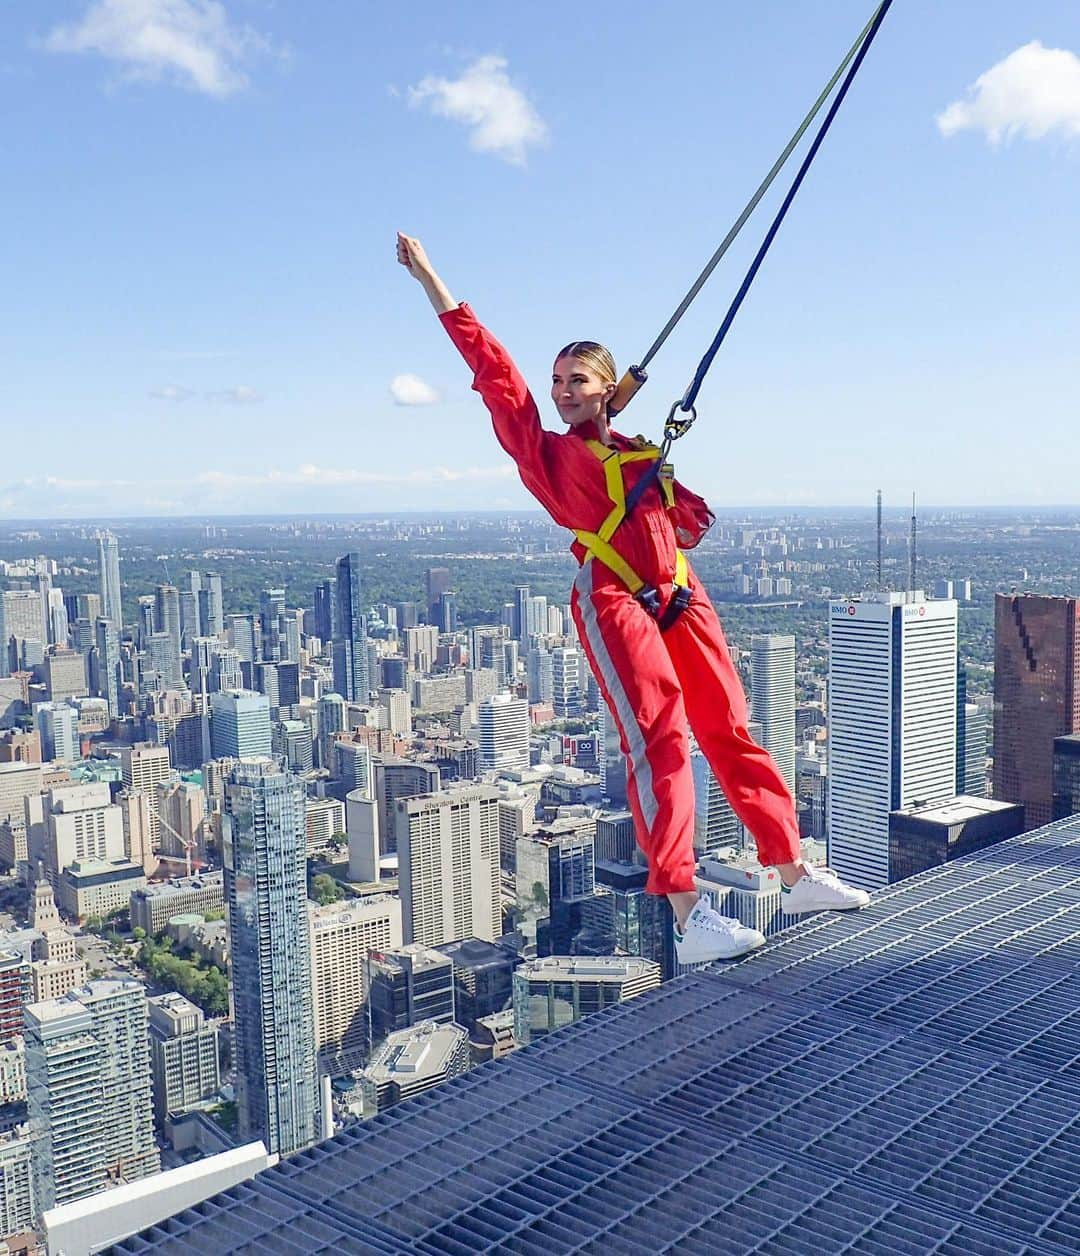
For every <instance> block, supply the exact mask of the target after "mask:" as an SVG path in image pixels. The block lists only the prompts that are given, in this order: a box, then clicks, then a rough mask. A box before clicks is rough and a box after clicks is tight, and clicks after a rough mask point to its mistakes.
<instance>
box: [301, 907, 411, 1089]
mask: <svg viewBox="0 0 1080 1256" xmlns="http://www.w3.org/2000/svg"><path fill="white" fill-rule="evenodd" d="M399 946H401V899H399V898H397V897H396V896H394V895H392V894H374V895H369V896H368V897H366V898H362V899H348V900H346V901H344V902H341V903H328V904H326V905H325V906H322V907H315V906H313V907H312V908H311V983H312V991H313V997H314V1010H315V1047H316V1050H317V1052H318V1053H319V1057H320V1063H321V1065H322V1070H323V1071H324V1072H327V1073H329V1074H330V1075H331V1076H332V1077H339V1076H341V1075H342V1074H344V1073H345V1072H347V1071H348V1070H349V1069H350V1068H355V1067H356V1066H357V1065H358V1064H361V1063H363V1056H364V1053H365V1050H366V1048H367V1044H368V1026H367V1015H366V1008H365V1004H366V1001H367V971H368V969H367V958H368V953H369V952H370V951H387V950H391V949H393V948H394V947H399Z"/></svg>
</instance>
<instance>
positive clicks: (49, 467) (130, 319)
mask: <svg viewBox="0 0 1080 1256" xmlns="http://www.w3.org/2000/svg"><path fill="white" fill-rule="evenodd" d="M871 8H872V5H871V4H870V3H869V2H868V0H828V2H827V3H826V2H825V0H819V2H818V3H809V2H807V3H793V2H790V0H759V2H757V3H746V2H741V3H738V4H736V3H728V2H726V0H725V2H721V3H717V2H715V0H714V2H713V3H698V2H696V0H694V2H689V0H688V2H686V3H672V4H670V5H666V6H661V5H656V4H652V3H649V4H645V3H639V2H638V0H631V2H629V3H628V2H627V0H619V3H610V2H608V0H596V2H595V3H593V4H592V5H589V6H581V5H580V4H577V3H563V2H562V0H554V2H552V3H545V4H543V5H539V4H532V3H527V4H521V5H506V4H505V3H502V4H495V3H491V4H488V3H458V4H450V5H448V4H445V3H439V4H436V3H419V4H410V5H409V6H408V7H403V6H394V5H389V4H384V5H366V4H364V5H361V4H357V3H355V2H354V0H350V2H344V0H341V2H339V0H317V2H314V3H304V4H301V3H299V0H295V2H294V0H276V2H275V0H223V2H222V3H210V2H209V0H93V2H92V3H91V0H34V2H32V0H13V2H11V3H8V4H7V5H5V6H4V7H3V9H2V10H0V117H2V118H3V120H4V121H3V150H4V165H3V171H4V174H3V200H4V206H5V211H6V212H5V215H4V217H5V230H4V232H3V236H2V239H0V277H2V281H3V290H4V292H5V294H6V297H7V299H6V300H5V301H4V303H3V306H2V307H0V345H2V346H3V347H2V350H0V354H2V357H3V360H4V366H3V374H4V388H3V393H2V395H0V425H2V429H3V432H4V436H3V443H2V446H0V448H2V454H0V462H2V468H0V518H4V517H6V518H26V517H42V516H70V517H84V516H85V517H89V518H94V517H99V516H115V515H119V514H188V513H193V514H223V513H248V512H265V511H271V510H272V511H275V512H295V513H298V514H303V513H306V512H324V511H369V510H371V511H380V510H389V509H435V508H438V509H454V508H462V509H468V508H477V507H485V508H490V507H507V508H519V507H527V506H528V505H529V504H530V499H529V498H528V497H527V495H526V494H525V492H524V490H523V489H522V488H521V487H520V485H519V484H518V482H517V480H516V479H515V478H514V476H513V474H512V473H511V470H510V468H508V466H507V465H506V462H505V459H504V458H503V456H502V454H501V451H500V450H499V449H498V446H497V445H496V444H495V441H494V438H493V437H492V435H491V432H490V428H489V426H488V423H487V420H486V415H485V413H484V411H483V409H482V407H481V406H480V403H479V401H478V400H477V399H476V398H475V396H474V395H473V394H471V392H470V390H469V380H468V378H467V375H466V373H465V371H464V368H463V366H462V364H461V363H460V362H459V361H458V360H457V359H456V357H455V355H454V352H453V350H452V348H451V347H450V345H449V342H448V341H447V340H446V338H445V336H444V334H443V333H442V332H441V330H440V328H439V327H438V325H437V324H436V323H435V321H434V318H433V316H432V315H431V313H430V311H429V309H428V307H427V305H426V302H425V301H424V298H423V295H422V293H421V292H420V290H419V288H418V287H417V285H415V284H414V283H413V282H412V281H411V280H410V279H409V278H408V276H407V275H406V274H405V272H404V271H403V270H401V269H400V268H399V267H398V266H397V265H396V264H395V262H394V256H393V245H394V232H395V230H396V229H397V228H398V227H401V228H403V229H405V230H406V231H409V232H410V233H412V234H416V235H418V236H420V237H421V239H422V240H423V241H424V242H425V244H426V245H427V247H428V250H429V252H430V254H431V256H432V258H433V260H434V261H435V263H436V264H437V265H438V267H439V268H440V270H441V271H442V273H443V275H444V278H445V279H446V280H447V282H448V284H449V285H450V287H451V289H452V290H453V291H454V293H455V295H457V296H458V297H459V298H461V299H468V300H470V301H471V302H472V304H473V305H474V307H475V308H476V310H477V312H478V313H479V314H480V316H481V317H482V318H483V319H484V320H485V321H486V322H487V323H488V325H489V326H490V327H491V328H492V329H493V330H494V331H495V332H496V334H497V335H499V336H500V338H501V339H502V340H503V341H504V342H505V343H506V344H507V345H508V346H509V347H510V348H511V349H512V351H513V352H514V354H515V356H516V357H517V359H518V361H519V363H520V365H521V366H522V368H523V370H524V371H525V372H526V375H527V376H528V377H529V378H530V380H531V381H532V382H533V385H534V388H535V389H536V391H537V392H538V394H540V395H541V396H542V397H543V398H545V402H546V387H547V377H548V375H549V372H550V363H551V354H552V352H553V350H555V349H557V348H558V347H559V346H560V345H561V344H563V343H565V342H566V341H567V340H570V339H574V338H580V337H594V338H597V339H601V340H604V341H605V342H606V343H608V344H610V345H611V347H612V348H613V350H614V351H615V354H616V357H617V359H618V361H619V363H620V365H622V364H625V363H626V362H627V361H630V360H635V359H636V358H637V357H639V356H640V355H641V353H642V352H643V350H644V348H645V347H646V346H647V345H648V344H649V342H650V341H651V340H652V338H653V335H654V334H655V332H656V331H657V330H658V328H659V326H660V325H661V324H662V323H663V322H664V320H665V319H666V318H667V316H668V314H669V313H670V312H671V309H672V308H673V307H674V305H675V304H676V302H677V301H678V299H679V297H680V296H681V295H682V292H683V291H684V290H685V288H686V287H687V286H688V284H689V282H690V281H691V279H692V278H693V277H694V275H695V274H696V272H697V270H698V268H699V267H700V266H701V265H702V264H703V263H704V261H705V259H706V258H707V257H708V256H709V254H710V253H711V252H712V250H713V248H714V247H715V245H716V244H717V242H718V241H719V239H720V238H721V237H722V236H723V234H724V232H725V230H726V229H727V226H728V225H729V224H730V222H731V221H732V219H733V218H734V217H735V215H736V214H737V213H738V211H739V209H740V208H741V206H742V204H743V202H744V201H745V200H746V198H747V197H748V196H749V194H750V192H751V191H752V190H753V188H754V187H755V186H756V184H757V182H758V180H759V179H760V178H761V177H762V175H763V174H764V172H765V170H766V169H767V168H768V166H769V165H770V164H771V162H772V160H773V158H774V156H775V155H776V153H777V152H778V151H779V149H780V148H781V147H782V146H783V144H784V142H785V141H786V139H787V137H788V135H789V134H790V132H791V131H792V130H793V129H794V126H795V125H796V123H797V122H798V120H799V119H800V118H801V116H802V114H803V112H804V111H805V109H806V107H807V106H808V104H809V102H810V101H811V100H812V99H813V97H814V96H815V95H816V93H817V91H818V89H819V88H820V86H821V84H822V83H823V82H824V81H825V79H826V78H827V77H828V75H829V73H830V72H831V70H832V68H833V67H834V65H835V64H836V62H837V61H838V60H839V58H840V56H841V55H842V52H843V51H844V49H845V48H846V47H847V45H848V44H849V43H850V42H851V40H852V39H853V38H854V36H855V34H856V33H857V31H858V30H859V29H860V27H861V25H862V24H863V22H864V21H865V20H866V18H867V17H868V16H869V13H870V10H871ZM1077 54H1080V6H1077V5H1075V4H1071V3H1066V2H1065V0H1058V2H1056V3H1050V2H1040V0H1029V2H1028V3H1025V4H1023V5H1018V4H1016V3H1015V0H1008V2H1006V0H979V2H978V3H975V0H962V2H961V0H957V2H956V3H950V4H945V5H943V4H941V3H939V2H934V0H896V3H895V4H894V6H893V11H892V13H891V14H890V16H889V18H888V20H887V22H886V24H885V26H884V27H883V29H882V32H881V34H880V36H879V38H878V40H877V42H876V44H875V46H874V48H873V49H872V50H871V53H870V55H869V58H868V59H867V62H866V64H865V66H864V68H863V70H862V72H861V74H860V76H859V78H858V80H857V81H856V84H855V86H854V88H853V90H852V93H851V95H850V96H849V98H848V101H847V102H846V104H845V106H844V108H843V110H842V111H841V113H840V116H839V117H838V119H837V122H836V124H835V126H834V128H833V130H832V132H831V134H830V136H829V138H828V140H827V141H826V145H825V147H824V148H823V150H822V152H821V155H820V156H819V159H818V161H817V163H816V164H815V167H814V169H813V170H812V172H811V175H810V177H809V179H808V181H807V183H806V184H805V186H804V188H803V190H802V192H801V193H800V196H799V198H798V199H797V200H796V202H795V206H794V208H793V210H792V213H791V214H790V215H789V218H788V221H787V223H786V224H785V226H784V228H783V230H782V232H781V235H780V237H779V239H778V240H777V243H776V245H775V246H774V248H773V250H772V252H771V253H770V256H769V258H768V261H767V262H766V265H765V268H764V269H763V271H762V273H761V275H760V277H759V279H758V282H757V284H756V285H755V287H754V290H753V292H752V294H751V296H750V298H749V300H748V301H747V303H746V305H745V306H744V308H743V310H742V313H741V314H740V316H739V319H738V321H737V322H736V324H735V328H734V330H733V332H732V334H731V336H730V337H729V339H728V342H727V345H726V346H725V348H724V350H723V352H722V354H721V357H720V358H719V360H718V362H717V365H716V366H715V367H714V369H713V372H712V375H711V376H710V379H709V382H708V383H707V385H706V387H705V389H704V390H703V392H702V395H701V402H700V405H699V410H700V413H701V418H700V420H699V423H698V425H697V427H696V428H695V429H694V430H693V432H692V433H691V434H690V435H689V436H688V437H686V439H685V440H684V441H683V442H682V444H681V446H680V447H679V448H678V450H677V454H678V457H677V459H676V461H677V466H678V467H679V470H680V475H681V477H682V478H683V479H684V480H686V481H687V482H688V483H690V484H691V485H692V486H693V487H695V488H696V489H698V490H699V491H701V492H703V493H705V494H706V495H707V496H708V497H709V499H710V500H711V501H712V503H713V504H714V506H715V507H716V508H717V509H718V510H724V509H727V508H731V507H735V506H739V505H768V504H778V505H785V506H798V505H804V504H805V505H821V504H848V503H862V502H865V503H870V502H871V501H872V499H873V494H874V491H875V490H876V489H877V488H878V487H881V488H882V489H883V490H884V492H885V496H886V501H888V502H892V503H897V502H902V501H905V500H907V498H908V496H909V494H910V492H911V490H912V489H916V490H918V493H919V497H920V500H922V501H924V502H926V503H927V504H931V503H937V504H974V505H977V504H1009V503H1031V504H1038V503H1057V504H1076V503H1077V502H1078V501H1080V480H1078V478H1077V466H1078V464H1080V459H1078V456H1077V451H1078V446H1080V436H1078V431H1080V425H1078V423H1077V413H1076V409H1077V407H1076V393H1077V388H1076V358H1077V352H1076V346H1077V344H1078V343H1080V314H1078V310H1077V300H1076V293H1077V286H1078V285H1077V261H1078V255H1080V245H1078V237H1077V233H1076V229H1075V214H1076V205H1077V203H1078V201H1080V57H1078V55H1077ZM792 169H794V167H793V168H792ZM776 203H777V202H776V197H775V196H774V197H773V198H771V199H770V201H769V202H768V204H767V206H763V207H762V208H763V209H765V208H767V207H768V206H773V205H775V204H776ZM759 215H760V216H757V217H755V218H754V219H753V220H751V224H750V226H749V227H748V228H747V230H746V231H745V232H744V235H743V238H742V240H741V241H740V244H739V246H737V247H736V248H735V249H733V250H732V252H731V253H729V255H728V258H727V260H726V261H725V263H724V264H723V266H722V267H721V268H720V269H719V270H718V271H717V272H716V274H715V275H714V276H713V278H712V280H711V281H710V283H709V285H708V286H707V287H706V289H705V291H704V292H703V294H702V295H701V297H699V299H698V302H697V304H696V305H695V307H694V309H693V310H692V312H691V313H690V314H689V315H688V316H687V318H686V319H684V321H683V323H682V324H681V325H680V328H679V330H678V331H677V333H676V334H675V336H674V337H673V338H672V340H670V341H669V343H668V345H667V346H666V348H665V349H664V351H663V352H662V355H661V357H660V358H659V359H658V361H657V362H656V363H655V364H654V369H653V371H652V378H651V382H650V384H649V385H648V387H647V389H646V391H645V392H644V393H642V394H641V395H639V397H638V399H637V400H636V401H635V403H634V406H633V408H632V409H631V410H630V411H628V412H627V415H626V416H625V418H624V421H623V423H622V425H621V426H622V427H623V428H624V429H627V430H630V431H638V430H641V431H646V432H655V431H656V430H657V429H658V428H659V425H660V421H661V420H662V418H663V415H664V414H665V413H666V412H667V408H668V406H669V405H670V403H671V401H672V400H673V399H674V398H675V397H676V396H677V395H679V394H680V393H681V392H682V390H683V388H684V386H685V384H686V381H687V379H688V378H689V376H690V374H691V372H692V370H693V368H694V365H695V364H696V361H697V359H698V357H699V356H700V354H701V353H702V351H703V350H704V348H705V346H706V345H707V343H708V341H709V339H710V337H711V335H712V333H713V330H714V328H715V325H716V324H717V323H718V322H719V319H720V317H721V316H722V314H723V311H724V309H725V307H726V304H727V300H728V299H729V297H730V295H731V293H732V292H733V291H734V289H735V287H736V286H737V284H738V281H739V278H740V277H741V274H742V270H743V268H744V267H745V265H746V263H747V261H748V259H749V257H750V256H751V255H752V251H753V248H754V247H755V246H756V243H757V241H758V240H759V239H760V236H761V234H762V233H763V232H764V230H765V227H766V225H767V221H768V219H767V217H765V216H764V215H761V211H759ZM402 377H404V378H402ZM410 377H412V378H410ZM395 391H396V393H397V399H395ZM418 402H422V403H423V404H416V403H418ZM403 403H406V404H403ZM542 409H543V410H544V413H545V416H546V420H547V421H548V423H549V425H550V426H552V427H557V426H558V419H557V416H556V415H555V414H554V412H553V410H552V407H551V406H550V403H546V404H545V403H542Z"/></svg>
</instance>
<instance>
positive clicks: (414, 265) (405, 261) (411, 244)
mask: <svg viewBox="0 0 1080 1256" xmlns="http://www.w3.org/2000/svg"><path fill="white" fill-rule="evenodd" d="M397 259H398V261H399V262H400V263H401V264H402V266H404V267H405V269H406V270H407V271H408V272H409V274H410V275H412V277H413V278H414V279H420V280H422V279H423V278H424V276H425V275H434V273H435V271H434V269H433V268H432V265H431V263H430V262H429V261H428V255H427V254H426V253H425V252H424V246H423V245H422V244H421V243H420V241H419V240H417V239H416V237H415V236H407V235H405V234H404V232H401V231H399V232H398V233H397Z"/></svg>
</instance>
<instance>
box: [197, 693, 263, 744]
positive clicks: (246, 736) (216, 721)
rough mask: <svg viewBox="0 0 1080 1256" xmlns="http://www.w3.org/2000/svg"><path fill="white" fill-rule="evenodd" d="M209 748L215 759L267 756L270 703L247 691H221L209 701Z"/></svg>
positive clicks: (259, 694) (257, 694)
mask: <svg viewBox="0 0 1080 1256" xmlns="http://www.w3.org/2000/svg"><path fill="white" fill-rule="evenodd" d="M210 745H211V748H212V749H213V752H214V758H215V759H246V758H250V757H252V756H257V755H268V754H269V753H270V746H271V732H270V701H269V699H268V698H267V697H266V695H265V694H261V693H252V692H251V691H250V690H247V689H223V690H221V691H220V692H218V693H215V694H212V695H211V698H210Z"/></svg>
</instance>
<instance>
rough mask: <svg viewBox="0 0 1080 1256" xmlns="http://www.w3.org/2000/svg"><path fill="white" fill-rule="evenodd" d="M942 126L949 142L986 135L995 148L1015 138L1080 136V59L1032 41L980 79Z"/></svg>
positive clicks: (952, 107)
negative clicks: (954, 138)
mask: <svg viewBox="0 0 1080 1256" xmlns="http://www.w3.org/2000/svg"><path fill="white" fill-rule="evenodd" d="M937 124H938V129H939V130H940V131H941V133H942V135H946V136H948V135H955V134H956V132H957V131H969V130H973V131H982V132H983V133H984V134H985V136H986V138H987V139H988V140H989V141H990V143H991V144H999V143H1000V142H1001V140H1002V139H1012V137H1013V136H1015V135H1020V136H1022V137H1023V138H1024V139H1029V140H1039V139H1043V138H1044V137H1045V136H1047V135H1050V134H1051V133H1052V132H1055V131H1056V132H1060V133H1061V134H1062V135H1065V136H1076V135H1080V57H1078V56H1077V55H1076V53H1074V52H1070V51H1069V50H1068V49H1067V48H1044V47H1043V45H1042V44H1041V43H1040V42H1039V41H1038V40H1037V39H1036V40H1032V42H1031V43H1029V44H1024V45H1023V46H1022V47H1020V48H1017V49H1016V51H1015V52H1010V53H1009V55H1008V56H1007V57H1006V58H1005V59H1004V60H1003V61H999V62H998V63H997V64H996V65H993V66H991V67H990V69H989V70H987V71H986V73H985V74H980V75H979V77H978V78H977V79H976V80H975V82H974V84H973V85H972V86H971V87H969V88H968V95H967V99H966V100H954V101H953V103H952V104H951V105H949V106H948V107H947V108H946V109H944V110H943V111H942V112H941V113H939V114H938V116H937Z"/></svg>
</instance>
